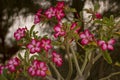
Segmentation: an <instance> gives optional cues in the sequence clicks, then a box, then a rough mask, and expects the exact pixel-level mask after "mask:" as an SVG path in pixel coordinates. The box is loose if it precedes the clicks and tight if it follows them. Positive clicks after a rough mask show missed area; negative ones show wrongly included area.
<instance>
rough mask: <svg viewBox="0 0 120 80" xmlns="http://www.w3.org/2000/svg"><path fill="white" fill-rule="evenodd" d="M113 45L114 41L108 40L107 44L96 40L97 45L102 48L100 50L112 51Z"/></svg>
mask: <svg viewBox="0 0 120 80" xmlns="http://www.w3.org/2000/svg"><path fill="white" fill-rule="evenodd" d="M114 44H115V39H110V40H109V41H108V42H105V41H103V40H98V45H99V46H100V47H101V48H102V50H114V47H113V45H114Z"/></svg>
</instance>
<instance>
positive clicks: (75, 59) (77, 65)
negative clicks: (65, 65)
mask: <svg viewBox="0 0 120 80" xmlns="http://www.w3.org/2000/svg"><path fill="white" fill-rule="evenodd" d="M70 48H71V51H72V54H73V58H74V61H75V65H76V69H77V71H78V73H79V76H82V72H81V70H80V66H79V64H78V61H77V58H76V55H75V52H74V50H73V48H72V47H70Z"/></svg>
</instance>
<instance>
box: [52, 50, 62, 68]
mask: <svg viewBox="0 0 120 80" xmlns="http://www.w3.org/2000/svg"><path fill="white" fill-rule="evenodd" d="M52 61H53V62H54V63H55V64H56V65H57V66H58V67H59V66H62V64H63V60H62V57H61V55H59V54H57V53H56V52H54V51H53V52H52Z"/></svg>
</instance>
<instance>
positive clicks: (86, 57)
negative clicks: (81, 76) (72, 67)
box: [81, 52, 88, 73]
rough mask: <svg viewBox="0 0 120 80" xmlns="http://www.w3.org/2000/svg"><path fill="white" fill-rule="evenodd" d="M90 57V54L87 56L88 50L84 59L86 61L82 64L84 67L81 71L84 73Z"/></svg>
mask: <svg viewBox="0 0 120 80" xmlns="http://www.w3.org/2000/svg"><path fill="white" fill-rule="evenodd" d="M87 59H88V56H87V52H86V53H85V59H84V62H83V65H82V68H81V72H82V73H83V71H84V70H85V67H86V65H87V61H88V60H87Z"/></svg>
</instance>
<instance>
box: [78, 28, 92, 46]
mask: <svg viewBox="0 0 120 80" xmlns="http://www.w3.org/2000/svg"><path fill="white" fill-rule="evenodd" d="M79 36H80V38H81V39H82V40H81V44H82V45H87V44H88V43H89V42H91V41H92V40H93V34H91V33H90V31H89V30H85V31H84V32H82V33H80V35H79Z"/></svg>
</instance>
